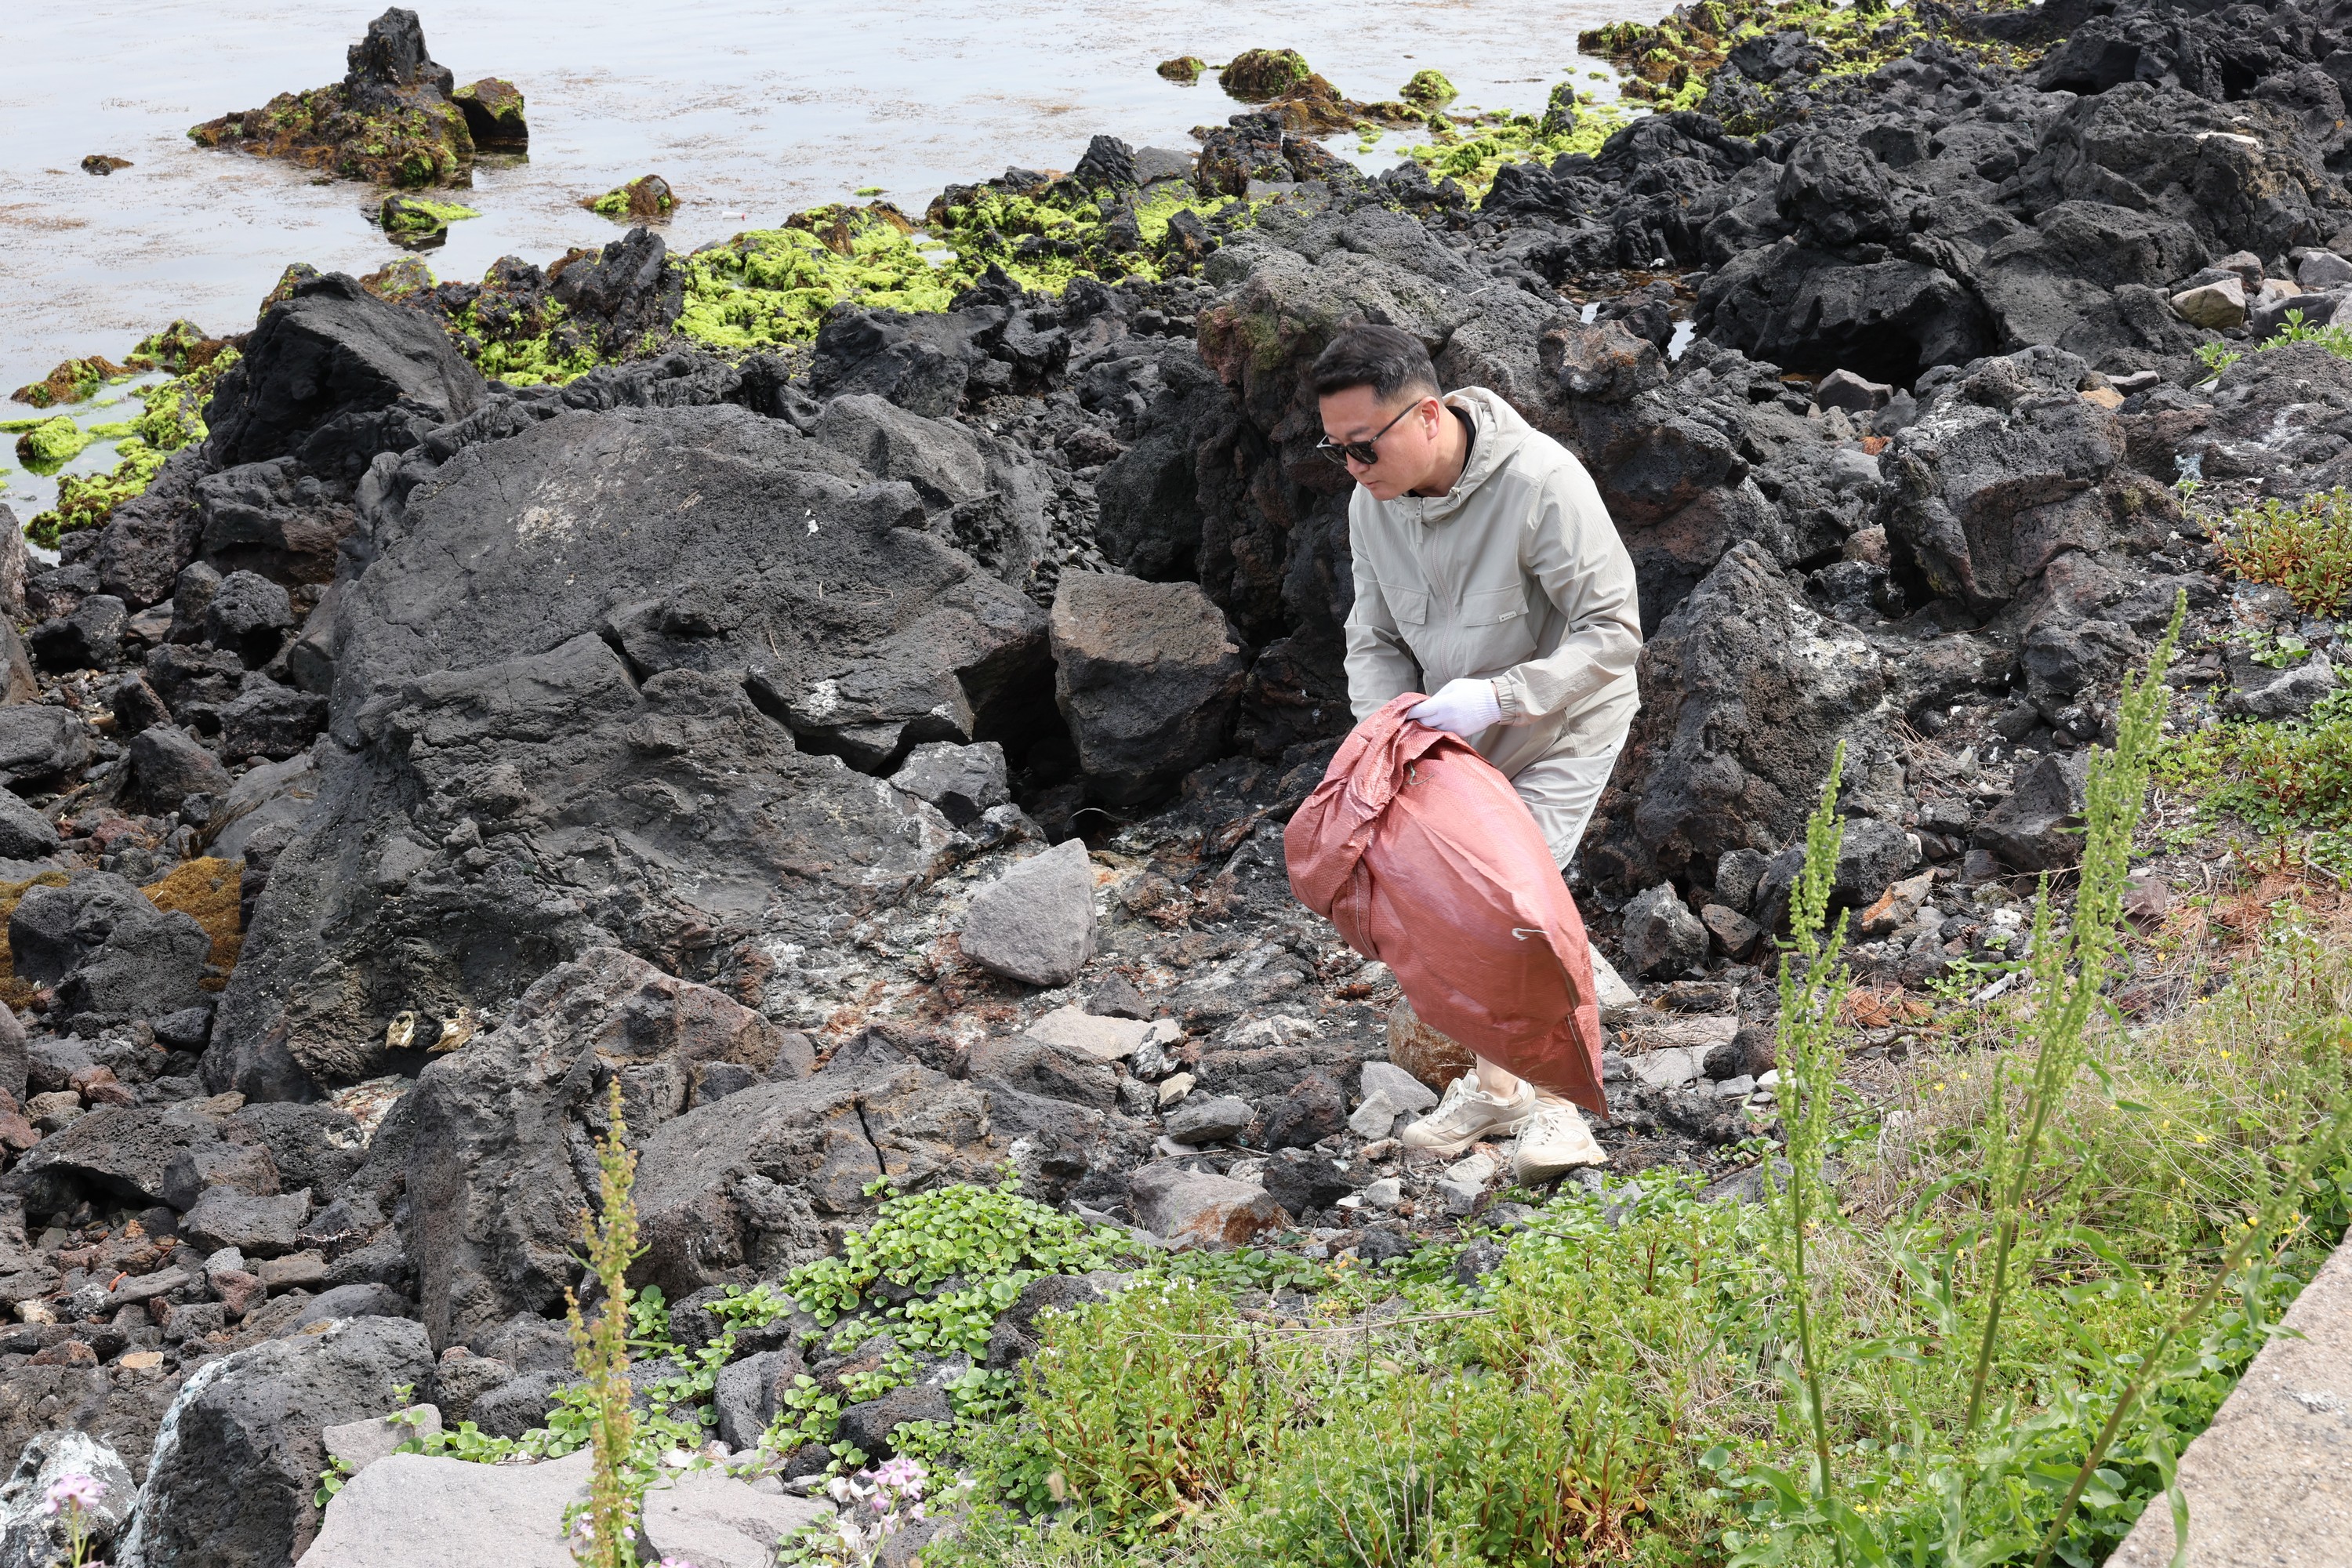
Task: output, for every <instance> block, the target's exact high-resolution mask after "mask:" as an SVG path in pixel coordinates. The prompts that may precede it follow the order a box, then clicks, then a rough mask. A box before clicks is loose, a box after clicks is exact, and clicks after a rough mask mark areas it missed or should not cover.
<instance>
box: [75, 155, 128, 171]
mask: <svg viewBox="0 0 2352 1568" xmlns="http://www.w3.org/2000/svg"><path fill="white" fill-rule="evenodd" d="M129 167H131V160H130V159H128V158H117V157H115V156H113V155H112V154H111V153H91V154H90V155H89V157H87V158H84V159H83V160H82V161H81V172H82V173H83V174H112V173H114V171H115V170H117V169H127V168H129Z"/></svg>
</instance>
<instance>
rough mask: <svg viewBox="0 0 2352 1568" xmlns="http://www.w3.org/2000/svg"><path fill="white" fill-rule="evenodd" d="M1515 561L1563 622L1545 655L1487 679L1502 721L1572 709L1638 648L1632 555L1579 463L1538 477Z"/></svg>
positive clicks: (1627, 665) (1618, 674)
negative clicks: (1538, 496) (1537, 489)
mask: <svg viewBox="0 0 2352 1568" xmlns="http://www.w3.org/2000/svg"><path fill="white" fill-rule="evenodd" d="M1519 564H1520V566H1521V568H1522V569H1523V570H1524V571H1525V572H1526V573H1527V574H1528V576H1529V577H1531V578H1533V579H1534V580H1535V582H1536V583H1537V584H1538V585H1539V586H1540V587H1541V588H1542V590H1543V595H1544V597H1545V598H1547V599H1549V600H1550V601H1551V604H1552V607H1553V608H1554V609H1556V610H1558V611H1559V614H1560V616H1561V617H1562V619H1563V620H1564V622H1565V623H1566V625H1565V629H1564V630H1563V632H1562V634H1561V636H1560V639H1559V644H1558V645H1557V646H1556V647H1553V648H1552V650H1551V651H1550V652H1549V653H1546V654H1541V655H1539V656H1538V657H1537V658H1531V659H1528V661H1527V662H1526V663H1524V664H1517V665H1513V666H1512V667H1511V668H1508V669H1507V670H1505V671H1503V673H1502V674H1500V675H1498V676H1496V677H1495V696H1496V700H1497V701H1498V702H1499V703H1500V704H1501V705H1502V710H1503V722H1504V723H1506V724H1525V723H1527V722H1528V721H1532V720H1537V719H1544V718H1549V717H1550V716H1551V715H1552V714H1555V713H1559V712H1562V711H1565V710H1569V709H1572V708H1575V707H1578V706H1580V704H1582V703H1584V702H1586V701H1588V700H1591V699H1592V698H1593V697H1595V696H1598V695H1599V694H1600V693H1601V692H1602V691H1604V690H1605V689H1608V688H1609V687H1610V686H1612V685H1613V684H1615V683H1616V682H1618V681H1620V680H1622V679H1624V678H1625V677H1626V676H1627V675H1628V674H1629V673H1631V671H1632V670H1633V663H1634V660H1635V659H1636V658H1639V657H1640V655H1641V652H1642V608H1641V600H1640V596H1639V595H1638V593H1637V592H1636V590H1635V587H1634V583H1633V557H1632V556H1630V555H1628V554H1627V553H1626V552H1625V543H1624V541H1622V539H1620V538H1618V537H1617V527H1616V524H1614V523H1613V522H1612V521H1610V520H1609V509H1608V508H1607V507H1606V506H1604V505H1603V504H1602V503H1601V492H1600V490H1599V489H1596V488H1594V486H1593V483H1592V479H1591V475H1589V474H1587V473H1586V472H1585V471H1584V468H1583V466H1582V465H1581V464H1577V463H1569V464H1565V465H1562V466H1561V467H1560V468H1557V469H1555V470H1554V471H1553V472H1552V473H1551V474H1550V475H1549V477H1547V478H1546V479H1545V480H1544V484H1543V489H1542V494H1541V500H1540V501H1539V502H1538V505H1537V506H1536V508H1535V514H1534V516H1533V517H1532V518H1531V519H1530V520H1529V521H1528V526H1527V528H1526V530H1525V531H1523V532H1522V533H1521V534H1520V538H1519Z"/></svg>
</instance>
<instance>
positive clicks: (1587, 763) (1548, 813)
mask: <svg viewBox="0 0 2352 1568" xmlns="http://www.w3.org/2000/svg"><path fill="white" fill-rule="evenodd" d="M1624 746H1625V736H1624V734H1623V732H1622V731H1620V732H1619V734H1618V735H1617V737H1616V739H1615V740H1613V741H1612V742H1610V743H1609V746H1608V748H1607V749H1606V750H1604V751H1602V752H1598V753H1596V754H1594V755H1592V756H1589V757H1539V758H1538V759H1537V760H1536V761H1534V762H1532V763H1528V765H1527V766H1526V767H1524V768H1521V769H1520V770H1519V771H1518V774H1517V776H1516V777H1515V778H1513V779H1512V780H1511V787H1512V788H1513V789H1515V790H1517V791H1518V792H1519V798H1520V799H1521V800H1523V801H1525V802H1527V803H1528V812H1529V813H1530V814H1531V815H1532V816H1534V817H1535V819H1536V826H1537V827H1538V828H1540V829H1541V830H1542V832H1543V836H1544V842H1545V843H1546V844H1549V845H1550V846H1551V858H1552V864H1553V865H1555V866H1558V867H1559V868H1560V869H1561V870H1562V871H1565V870H1567V869H1568V863H1569V862H1570V860H1572V859H1574V858H1576V849H1577V846H1578V845H1580V844H1581V843H1582V842H1583V841H1584V828H1585V825H1586V824H1587V823H1589V822H1591V820H1592V808H1593V807H1594V806H1596V805H1600V804H1601V791H1602V790H1604V789H1606V788H1608V787H1609V775H1610V773H1611V772H1612V771H1613V770H1614V769H1615V768H1616V766H1617V753H1618V752H1621V751H1622V750H1623V749H1624Z"/></svg>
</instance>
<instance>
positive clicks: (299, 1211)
mask: <svg viewBox="0 0 2352 1568" xmlns="http://www.w3.org/2000/svg"><path fill="white" fill-rule="evenodd" d="M309 1218H310V1194H309V1193H308V1192H297V1193H282V1194H271V1195H268V1196H262V1195H257V1194H252V1193H241V1192H238V1191H237V1190H236V1189H235V1188H234V1187H214V1188H212V1189H211V1190H210V1191H208V1192H206V1193H205V1195H204V1196H203V1197H201V1198H199V1199H197V1200H196V1205H195V1206H194V1208H192V1209H190V1210H189V1211H188V1212H187V1213H186V1214H184V1215H181V1216H180V1234H181V1235H182V1236H184V1237H187V1238H188V1239H189V1240H190V1241H192V1242H194V1243H195V1244H196V1245H197V1246H198V1247H205V1248H208V1249H209V1248H213V1247H236V1249H237V1250H238V1251H239V1252H242V1253H245V1254H246V1255H247V1256H248V1257H253V1258H275V1257H277V1256H278V1255H279V1254H281V1253H287V1252H291V1251H293V1250H294V1247H295V1245H296V1237H299V1236H300V1235H301V1233H302V1222H303V1221H304V1220H306V1219H309Z"/></svg>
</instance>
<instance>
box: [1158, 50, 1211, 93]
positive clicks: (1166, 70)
mask: <svg viewBox="0 0 2352 1568" xmlns="http://www.w3.org/2000/svg"><path fill="white" fill-rule="evenodd" d="M1208 68H1209V62H1208V61H1206V60H1204V59H1202V58H1201V57H1200V56H1198V55H1178V56H1177V57H1176V58H1174V59H1172V60H1161V61H1160V63H1159V64H1158V65H1157V66H1154V67H1153V69H1154V70H1156V71H1158V72H1159V73H1160V75H1161V76H1164V77H1166V78H1167V79H1169V80H1170V81H1173V82H1181V83H1182V84H1183V85H1184V86H1186V87H1191V86H1192V85H1193V84H1194V83H1195V82H1197V81H1199V80H1200V79H1201V73H1202V71H1204V70H1207V69H1208Z"/></svg>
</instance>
